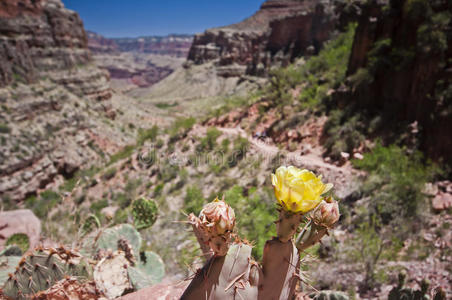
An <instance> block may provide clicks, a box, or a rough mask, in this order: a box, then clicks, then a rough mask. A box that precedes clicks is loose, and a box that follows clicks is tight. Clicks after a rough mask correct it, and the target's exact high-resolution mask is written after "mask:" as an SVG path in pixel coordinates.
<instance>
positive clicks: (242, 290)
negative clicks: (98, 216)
mask: <svg viewBox="0 0 452 300" xmlns="http://www.w3.org/2000/svg"><path fill="white" fill-rule="evenodd" d="M258 274H259V272H256V265H255V264H252V263H251V246H249V245H246V244H233V245H231V247H230V248H229V251H228V253H227V254H226V256H213V257H212V258H211V259H210V260H209V261H208V262H207V263H206V264H205V265H204V267H203V268H202V269H201V270H199V271H198V272H197V273H196V276H195V278H194V279H193V281H192V282H191V283H190V285H189V286H188V287H187V289H186V290H185V292H184V294H183V295H182V297H181V299H187V300H192V299H205V298H206V295H210V296H208V298H209V299H258V284H259V278H258V277H259V276H258Z"/></svg>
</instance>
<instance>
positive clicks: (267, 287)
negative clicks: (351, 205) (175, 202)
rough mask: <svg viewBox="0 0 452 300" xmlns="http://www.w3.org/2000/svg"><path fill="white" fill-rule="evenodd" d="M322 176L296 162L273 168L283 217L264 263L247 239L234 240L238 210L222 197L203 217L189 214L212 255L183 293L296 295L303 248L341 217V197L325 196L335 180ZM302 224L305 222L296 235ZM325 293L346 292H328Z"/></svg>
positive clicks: (242, 296)
mask: <svg viewBox="0 0 452 300" xmlns="http://www.w3.org/2000/svg"><path fill="white" fill-rule="evenodd" d="M321 179H322V177H321V176H316V175H315V174H314V173H312V172H310V171H308V170H300V169H298V168H296V167H293V166H290V167H284V166H283V167H280V168H278V169H277V170H276V174H272V184H273V187H274V191H275V196H276V199H277V201H278V207H279V209H278V210H279V218H278V220H277V221H276V222H275V223H276V226H277V228H276V231H277V236H276V237H274V238H273V239H271V240H268V241H267V242H266V244H265V248H264V253H263V260H262V268H260V267H259V265H258V264H257V263H254V262H253V259H252V258H251V247H250V246H249V245H246V244H243V243H237V242H236V243H232V237H235V238H236V241H240V238H239V237H238V236H237V235H236V234H235V232H234V231H233V230H234V225H235V213H234V210H233V209H232V208H231V207H230V206H229V205H227V204H226V202H225V200H224V199H223V200H222V201H219V200H218V199H215V200H214V201H213V202H211V203H209V204H206V205H205V206H204V207H203V209H202V211H201V213H200V214H199V217H196V216H195V215H194V214H190V215H189V216H188V223H189V224H191V225H192V228H193V232H194V233H195V236H196V238H197V239H198V242H199V244H200V246H201V250H202V251H203V254H204V256H206V257H209V260H208V261H207V262H206V264H205V265H204V267H203V268H202V269H201V270H199V271H198V272H197V273H196V275H195V277H194V279H193V281H192V282H191V283H190V285H189V286H188V288H187V289H186V290H185V292H184V294H183V295H182V299H184V300H192V299H193V300H195V299H250V300H253V299H254V300H255V299H262V300H267V299H278V300H286V299H292V298H293V297H294V294H295V288H296V285H297V283H298V282H299V281H304V279H303V277H302V274H301V273H300V253H301V252H303V251H304V250H305V249H307V248H309V247H311V246H313V245H315V244H316V243H318V242H319V241H320V239H321V238H322V237H323V236H324V235H326V234H327V233H328V230H329V229H332V228H333V227H334V225H335V223H336V222H337V221H338V220H339V217H340V213H339V206H338V204H337V201H336V200H334V199H333V198H332V197H330V196H327V193H328V192H329V191H330V189H331V188H332V185H331V184H324V183H323V182H322V180H321ZM245 217H246V216H245ZM301 224H306V225H304V228H303V229H302V230H301V232H300V234H299V235H298V237H297V239H294V235H295V234H296V232H297V231H298V229H299V227H300V225H301ZM212 255H213V256H212ZM341 296H342V295H341ZM322 297H326V296H322ZM318 299H324V298H318ZM325 299H344V298H341V297H338V296H337V295H336V294H328V298H325ZM345 299H347V298H345Z"/></svg>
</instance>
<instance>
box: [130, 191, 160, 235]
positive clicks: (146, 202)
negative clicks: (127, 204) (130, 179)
mask: <svg viewBox="0 0 452 300" xmlns="http://www.w3.org/2000/svg"><path fill="white" fill-rule="evenodd" d="M132 216H133V224H134V226H135V227H136V229H138V230H141V229H146V228H149V227H151V226H152V225H153V224H154V223H155V221H156V220H157V216H158V208H157V204H156V203H155V201H154V200H152V199H145V198H139V199H137V200H135V201H134V202H133V204H132Z"/></svg>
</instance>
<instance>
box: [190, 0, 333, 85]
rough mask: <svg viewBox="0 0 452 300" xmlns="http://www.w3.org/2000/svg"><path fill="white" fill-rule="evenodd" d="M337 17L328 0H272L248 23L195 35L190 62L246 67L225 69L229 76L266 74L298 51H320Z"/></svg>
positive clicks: (296, 54)
mask: <svg viewBox="0 0 452 300" xmlns="http://www.w3.org/2000/svg"><path fill="white" fill-rule="evenodd" d="M335 22H336V18H335V16H334V11H333V6H332V4H330V2H329V1H287V0H269V1H266V2H265V3H264V4H262V6H261V8H260V10H259V11H258V12H257V13H256V14H254V15H253V16H252V17H250V18H248V19H246V20H244V21H243V22H240V23H237V24H234V25H231V26H226V27H220V28H214V29H209V30H207V31H206V32H204V33H203V34H199V35H196V36H195V39H194V42H193V45H192V47H191V49H190V52H189V54H188V61H189V62H193V63H195V64H202V63H205V62H208V61H212V60H215V61H217V62H218V65H219V66H231V65H233V66H234V65H235V66H236V65H239V66H245V68H242V69H239V68H237V67H235V68H233V69H232V70H231V72H223V73H224V76H237V73H241V74H251V75H264V74H266V73H267V71H268V69H269V68H270V67H271V66H272V65H275V64H276V65H287V64H288V63H289V62H291V61H292V59H293V58H295V57H297V56H300V55H304V54H307V53H310V54H313V53H316V52H318V51H319V49H320V47H321V45H322V44H323V42H325V41H326V40H328V39H329V38H330V35H331V33H332V32H333V29H334V27H335Z"/></svg>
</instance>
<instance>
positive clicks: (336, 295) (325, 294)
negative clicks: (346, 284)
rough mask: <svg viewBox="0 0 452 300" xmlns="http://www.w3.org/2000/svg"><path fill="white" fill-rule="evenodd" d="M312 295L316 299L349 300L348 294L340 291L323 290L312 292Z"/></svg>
mask: <svg viewBox="0 0 452 300" xmlns="http://www.w3.org/2000/svg"><path fill="white" fill-rule="evenodd" d="M310 297H311V298H312V299H314V300H348V299H349V297H348V295H347V294H345V293H343V292H338V291H321V292H320V293H317V294H311V295H310Z"/></svg>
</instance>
